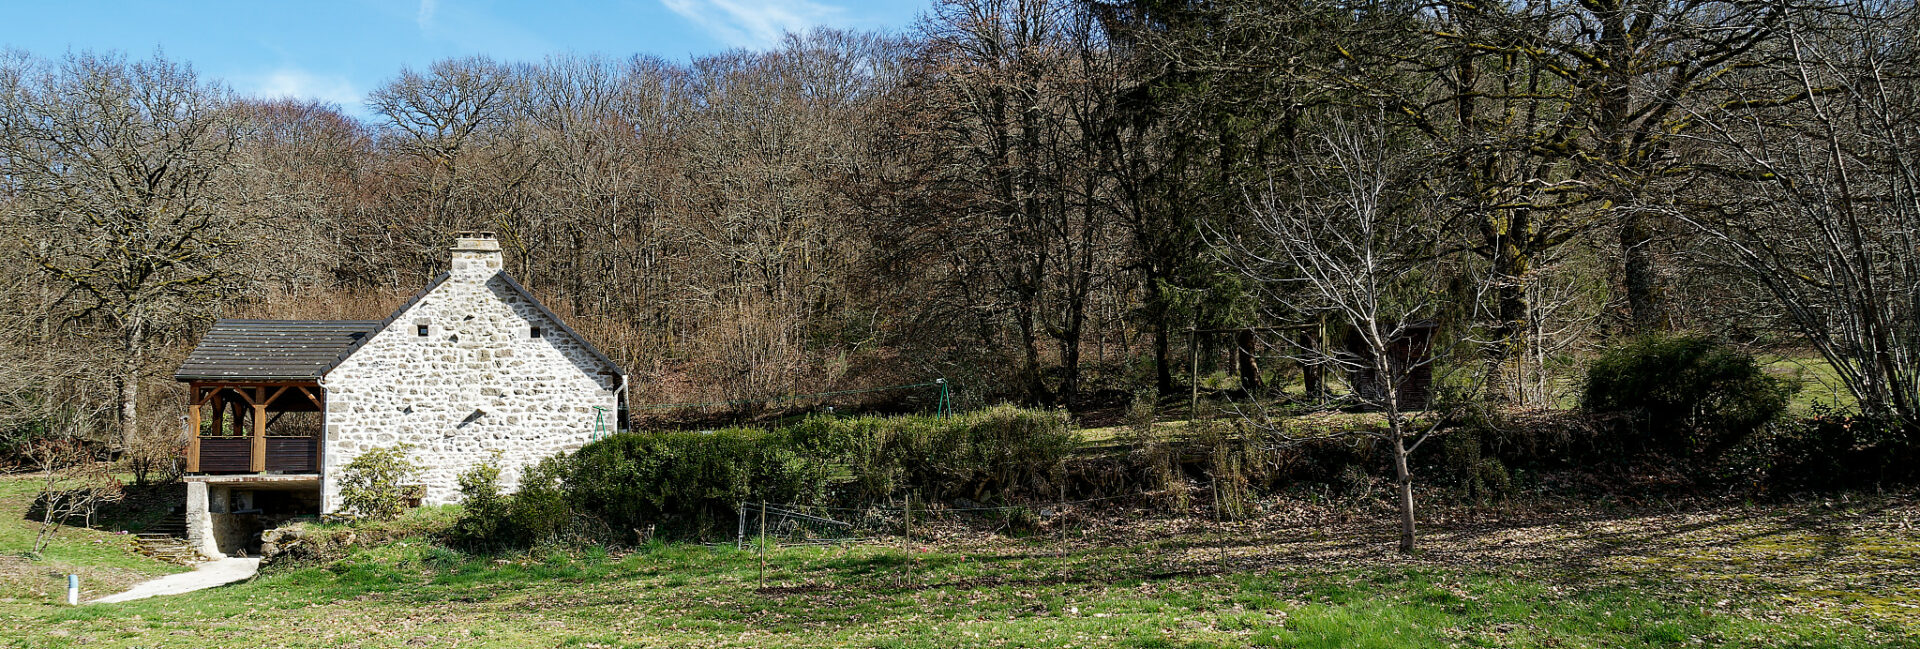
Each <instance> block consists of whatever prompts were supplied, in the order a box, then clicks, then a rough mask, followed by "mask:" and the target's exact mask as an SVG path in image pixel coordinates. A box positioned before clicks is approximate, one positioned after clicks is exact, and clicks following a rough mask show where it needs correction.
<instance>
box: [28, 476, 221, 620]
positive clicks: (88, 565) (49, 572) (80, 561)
mask: <svg viewBox="0 0 1920 649" xmlns="http://www.w3.org/2000/svg"><path fill="white" fill-rule="evenodd" d="M39 489H40V482H39V480H38V476H34V475H26V474H16V475H7V476H0V606H6V605H8V604H10V603H18V602H22V601H26V602H42V601H50V600H52V599H58V598H63V597H65V596H66V594H65V593H66V588H67V583H66V582H67V578H66V575H67V574H68V573H76V574H79V575H80V576H81V579H80V584H81V590H82V593H83V595H84V596H86V597H99V596H102V595H108V594H112V593H116V592H119V591H121V590H124V589H125V588H126V586H127V585H129V584H133V583H137V582H140V581H144V580H147V579H151V578H153V577H155V576H159V575H164V574H168V573H173V572H180V571H182V570H185V568H183V567H180V566H176V565H173V564H169V563H165V562H162V561H157V560H154V559H151V558H148V557H145V556H142V555H140V554H138V553H136V552H134V546H133V536H131V535H127V534H120V533H119V532H120V531H121V530H119V529H92V530H90V529H84V528H80V527H61V528H59V530H58V532H57V533H56V534H55V536H54V537H53V541H52V542H51V543H50V544H49V545H48V546H47V549H46V551H45V552H43V553H42V556H40V557H38V558H35V557H29V556H27V555H28V552H30V551H31V550H32V549H33V539H34V535H35V534H37V533H38V532H39V530H40V524H39V521H37V520H28V518H27V510H28V508H29V507H31V506H32V505H33V501H34V499H35V497H36V496H37V495H38V494H39ZM102 527H105V525H104V524H103V525H102Z"/></svg>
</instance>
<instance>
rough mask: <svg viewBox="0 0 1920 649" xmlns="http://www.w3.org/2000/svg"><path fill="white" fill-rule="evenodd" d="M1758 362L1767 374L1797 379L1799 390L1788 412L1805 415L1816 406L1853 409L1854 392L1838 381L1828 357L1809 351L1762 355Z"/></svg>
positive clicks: (1854, 401) (1855, 401)
mask: <svg viewBox="0 0 1920 649" xmlns="http://www.w3.org/2000/svg"><path fill="white" fill-rule="evenodd" d="M1760 362H1761V363H1763V364H1764V366H1765V367H1766V370H1767V372H1768V373H1769V374H1774V375H1776V376H1791V377H1794V378H1797V379H1799V380H1800V392H1799V393H1797V394H1795V395H1794V397H1793V404H1792V405H1791V406H1790V407H1789V408H1788V412H1789V413H1790V414H1791V415H1798V416H1805V415H1807V414H1809V413H1811V412H1812V410H1813V407H1814V406H1815V405H1820V406H1825V407H1828V408H1841V409H1848V408H1852V407H1853V406H1854V405H1855V404H1856V403H1858V401H1857V400H1856V399H1854V397H1853V393H1851V392H1848V391H1847V387H1846V385H1845V384H1842V383H1841V382H1840V375H1839V373H1837V372H1835V371H1834V369H1833V365H1832V364H1831V363H1828V362H1827V359H1824V358H1821V357H1820V356H1819V355H1818V354H1814V353H1812V352H1798V353H1790V354H1773V355H1762V356H1761V357H1760Z"/></svg>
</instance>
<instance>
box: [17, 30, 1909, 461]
mask: <svg viewBox="0 0 1920 649" xmlns="http://www.w3.org/2000/svg"><path fill="white" fill-rule="evenodd" d="M1916 30H1920V12H1916V10H1915V7H1914V5H1913V3H1909V2H1878V1H1872V0H1851V1H1849V0H1585V1H1582V2H1565V1H1559V0H1528V1H1523V2H1511V3H1498V4H1484V3H1473V2H1453V1H1448V0H1435V1H1430V2H1429V1H1406V2H1402V1H1397V0H1383V1H1369V2H1336V3H1302V2H1287V1H1276V0H1244V1H1207V0H1131V1H1127V0H945V1H943V2H940V3H937V4H936V6H935V7H934V8H933V9H932V10H930V11H929V12H928V13H927V14H926V15H924V17H923V18H922V19H921V20H920V21H919V22H918V23H917V24H916V25H915V26H914V28H912V29H910V30H907V31H906V32H904V33H893V34H887V33H861V32H849V31H834V30H826V29H821V30H815V31H811V32H809V33H804V34H790V35H788V36H787V37H786V39H785V41H784V42H783V43H782V44H781V45H780V46H779V47H776V48H773V49H770V50H766V51H748V50H737V51H732V52H729V53H726V54H722V55H717V56H703V57H699V58H694V59H692V60H688V61H684V62H682V61H673V60H667V59H663V58H659V57H654V56H650V55H631V56H629V55H626V54H622V53H605V54H594V55H588V54H580V55H568V56H555V57H552V58H548V59H545V60H540V61H497V60H492V59H489V58H485V57H473V58H460V59H451V60H443V61H439V62H436V63H434V64H432V65H430V66H428V67H426V68H424V69H401V70H395V71H393V74H392V76H391V78H390V80H389V81H388V82H387V83H386V84H385V85H383V86H381V87H379V88H378V89H376V90H375V91H373V92H372V93H370V95H369V96H368V98H367V102H366V105H365V106H364V107H343V106H337V105H329V104H324V103H313V102H301V101H292V100H270V99H260V98H256V97H250V96H246V95H243V94H240V93H236V92H234V91H232V90H231V89H229V88H228V87H227V86H226V85H225V84H223V82H222V81H221V80H219V79H213V78H207V77H205V76H203V75H201V74H199V73H197V72H196V71H195V70H194V69H193V68H192V67H191V66H189V65H187V64H184V63H182V62H179V61H176V60H170V59H168V58H165V57H164V56H163V55H157V54H156V55H152V56H147V57H140V56H130V55H127V54H123V53H113V52H76V53H70V54H66V55H63V56H45V55H36V54H33V53H26V52H18V51H14V52H7V53H5V54H4V56H0V211H4V218H0V229H4V230H5V232H4V233H0V286H4V290H5V291H6V294H7V296H8V299H6V300H5V301H4V303H3V304H0V431H5V432H4V435H5V440H4V441H5V443H7V444H9V445H12V448H14V449H16V450H17V449H19V448H23V447H21V446H19V445H21V444H25V443H27V442H28V441H30V440H31V439H33V438H35V437H38V436H46V435H52V434H76V433H77V434H84V435H87V436H91V437H92V438H95V439H99V440H102V442H103V444H105V445H107V446H109V447H112V448H115V449H118V450H124V451H126V452H127V453H128V455H129V456H130V457H155V458H157V457H163V456H164V457H172V456H173V455H175V454H177V449H176V448H174V446H173V445H175V444H177V443H178V441H179V438H180V437H181V434H180V431H181V430H182V423H181V421H182V420H181V414H180V406H179V404H180V403H182V401H181V399H182V398H183V396H182V395H183V390H182V388H180V387H179V386H178V385H176V384H174V383H173V382H172V381H171V379H170V373H171V371H172V369H173V368H174V367H175V366H176V365H177V363H178V361H179V359H180V358H182V357H183V356H184V355H185V353H186V352H187V350H189V349H190V348H191V346H192V344H193V343H194V341H195V340H196V337H197V335H198V333H199V332H202V331H204V330H205V329H206V328H207V327H208V326H210V324H211V322H212V321H213V320H214V319H217V318H334V319H380V318H384V317H386V316H387V315H388V313H389V312H390V311H391V310H392V309H393V308H394V307H395V306H396V305H398V304H399V303H401V302H402V301H404V300H405V299H406V296H408V295H410V294H412V293H413V292H414V291H416V290H418V289H419V288H420V287H421V286H423V285H424V284H425V283H426V282H427V281H428V280H429V279H430V278H431V277H433V276H434V275H435V274H436V273H438V272H439V271H440V270H441V268H440V267H439V266H440V265H441V264H442V263H443V259H444V251H445V248H446V246H447V243H448V241H449V238H450V237H451V235H452V233H453V232H455V231H460V230H486V231H492V232H495V233H497V234H498V236H499V237H500V239H501V241H502V242H503V244H504V246H505V248H506V253H507V263H508V271H509V272H510V273H512V274H513V275H514V276H515V277H517V278H519V279H520V280H521V281H522V282H524V283H525V284H526V285H527V286H528V287H529V288H530V289H532V290H533V291H534V292H536V293H537V294H539V295H540V296H541V298H542V299H543V300H544V301H545V302H546V304H547V305H549V306H550V307H552V308H553V309H554V310H555V311H556V312H558V313H559V314H560V315H561V316H562V317H565V318H567V319H568V321H569V322H570V323H572V324H573V326H574V327H575V328H576V329H579V330H580V331H581V332H582V333H583V334H585V335H586V336H587V337H589V338H590V339H592V340H593V341H594V342H595V343H596V344H598V345H599V346H600V347H601V348H603V349H605V350H606V351H607V353H608V354H610V355H611V356H612V357H613V358H614V359H615V360H616V361H617V362H619V363H620V364H621V365H623V366H624V367H625V368H627V370H628V371H629V372H630V373H631V374H632V378H633V386H634V387H633V392H632V394H631V396H630V401H631V403H632V404H633V406H634V407H635V408H636V410H635V413H636V415H638V414H639V413H640V412H641V411H640V410H638V408H640V407H642V406H644V405H647V404H668V403H684V402H713V401H735V402H745V403H746V405H734V406H729V408H733V409H738V410H746V411H754V410H756V409H759V408H761V406H759V405H755V403H754V402H764V401H766V400H768V399H773V398H777V397H780V396H782V395H796V394H808V393H819V392H829V391H846V390H858V389H868V388H877V387H883V386H891V385H900V384H913V383H920V382H924V381H930V380H932V379H933V378H936V377H937V378H944V379H946V380H947V381H950V382H951V384H952V385H953V386H954V392H953V397H954V399H955V400H956V401H957V402H958V403H959V404H960V406H961V407H962V408H963V409H966V408H978V407H981V406H983V405H987V404H992V403H998V402H1002V401H1010V402H1014V403H1018V404H1022V405H1029V406H1045V407H1064V408H1067V409H1070V410H1073V411H1076V412H1080V411H1090V410H1095V409H1099V408H1103V407H1115V406H1124V405H1126V404H1128V403H1131V402H1132V401H1133V400H1134V398H1135V397H1136V396H1138V395H1145V394H1158V395H1162V396H1163V397H1164V398H1166V399H1167V400H1168V402H1170V403H1171V402H1175V401H1178V402H1179V404H1180V405H1184V404H1185V402H1186V400H1185V399H1184V398H1182V399H1176V398H1174V397H1176V396H1182V397H1184V396H1185V395H1188V394H1189V393H1192V394H1194V395H1195V397H1194V400H1195V401H1198V400H1199V397H1198V395H1200V393H1201V392H1202V391H1203V390H1204V391H1205V393H1206V396H1207V397H1208V398H1209V399H1220V400H1226V401H1230V402H1233V403H1244V404H1250V405H1249V406H1248V407H1249V408H1254V409H1258V408H1261V407H1264V406H1262V405H1260V404H1270V403H1275V402H1279V401H1286V400H1288V399H1300V398H1313V397H1314V396H1316V395H1315V394H1314V393H1316V392H1319V391H1321V390H1322V387H1323V386H1326V385H1327V384H1329V383H1333V384H1340V383H1342V380H1343V379H1341V377H1351V376H1356V375H1357V374H1356V372H1360V373H1365V372H1367V371H1376V370H1377V371H1376V372H1375V373H1376V374H1379V375H1383V376H1388V377H1390V378H1389V379H1387V380H1384V383H1383V384H1384V385H1386V386H1389V387H1392V386H1398V385H1402V382H1401V381H1399V380H1398V379H1392V378H1391V377H1394V376H1400V375H1409V376H1410V375H1411V374H1413V373H1416V371H1417V372H1418V373H1420V374H1421V375H1422V376H1423V377H1430V378H1426V379H1423V380H1427V381H1430V382H1431V390H1432V392H1433V393H1434V395H1433V396H1432V397H1431V398H1432V399H1435V400H1445V401H1446V402H1447V403H1473V404H1480V405H1483V406H1485V405H1491V406H1494V407H1498V408H1503V409H1519V410H1529V409H1556V408H1567V407H1569V404H1571V403H1573V402H1574V401H1575V399H1576V397H1577V396H1578V395H1577V394H1576V393H1577V392H1578V391H1579V390H1580V385H1579V382H1580V377H1581V376H1583V375H1584V373H1585V372H1586V369H1587V364H1588V362H1590V361H1591V360H1592V359H1593V358H1595V357H1596V356H1598V355H1600V354H1602V353H1603V352H1604V351H1605V350H1609V349H1613V348H1616V347H1619V346H1621V345H1625V344H1628V343H1629V342H1631V341H1635V340H1644V339H1646V337H1647V336H1659V335H1663V334H1685V335H1688V336H1695V337H1700V338H1704V339H1710V340H1713V341H1717V342H1718V343H1721V344H1726V345H1732V346H1737V347H1739V348H1741V349H1748V350H1770V351H1773V352H1776V353H1780V354H1784V355H1788V356H1792V357H1795V358H1800V359H1804V360H1805V361H1807V362H1808V363H1812V364H1816V365H1819V366H1820V367H1822V368H1825V370H1824V371H1823V372H1822V376H1823V377H1825V379H1826V380H1828V381H1830V382H1831V383H1833V385H1832V386H1831V387H1832V389H1833V390H1834V391H1836V392H1838V393H1841V394H1844V395H1846V397H1847V398H1846V399H1844V400H1843V401H1844V402H1845V403H1844V404H1841V405H1840V406H1837V407H1841V408H1843V409H1849V410H1851V411H1852V412H1854V413H1855V414H1858V415H1860V416H1865V417H1873V418H1875V419H1876V420H1877V421H1883V422H1891V425H1892V427H1893V428H1894V429H1897V430H1900V431H1914V430H1916V429H1920V384H1917V383H1916V381H1917V380H1920V318H1917V317H1916V315H1920V314H1916V313H1915V308H1916V305H1917V304H1920V266H1916V260H1915V253H1916V240H1915V238H1914V237H1915V236H1916V231H1920V61H1916V56H1920V52H1916V50H1915V47H1914V45H1915V35H1916ZM361 109H364V113H362V112H361ZM361 114H364V115H365V117H360V116H357V115H361ZM1416 334H1417V336H1418V338H1419V340H1420V341H1422V342H1421V343H1420V346H1422V347H1423V348H1424V349H1423V351H1422V353H1421V354H1419V355H1418V356H1419V358H1420V359H1422V360H1419V361H1417V362H1415V363H1413V365H1417V366H1418V367H1408V363H1401V362H1395V361H1394V360H1392V359H1400V358H1401V356H1397V355H1396V352H1394V351H1393V350H1394V349H1398V348H1400V347H1404V345H1405V344H1406V342H1405V341H1407V340H1409V338H1408V337H1409V336H1410V335H1416ZM1340 341H1346V342H1344V343H1341V342H1340ZM1355 341H1357V342H1355ZM1356 345H1358V347H1356ZM1354 349H1359V350H1361V351H1360V353H1358V354H1356V353H1353V350H1354ZM1367 350H1373V351H1372V352H1367ZM1330 369H1337V370H1341V371H1333V372H1329V371H1328V370H1330ZM1328 376H1332V377H1334V378H1332V379H1329V378H1327V377H1328ZM1345 383H1347V384H1352V383H1354V382H1353V381H1352V380H1351V379H1346V380H1345ZM1356 385H1357V384H1356ZM1325 389H1326V390H1331V391H1343V390H1344V391H1351V392H1352V393H1354V394H1356V395H1359V396H1358V397H1357V398H1360V399H1362V400H1367V399H1373V400H1376V401H1377V400H1379V397H1385V399H1386V401H1388V402H1391V401H1394V400H1396V399H1399V398H1400V397H1397V396H1395V392H1396V390H1394V389H1387V390H1384V391H1373V390H1368V389H1364V386H1362V387H1361V388H1351V389H1349V388H1339V389H1336V388H1332V387H1327V388H1325ZM1376 392H1378V394H1376ZM875 394H876V395H877V396H875V397H873V399H874V401H872V402H870V403H864V405H866V406H871V407H876V408H878V407H886V406H887V405H888V404H887V400H888V399H894V400H896V401H897V400H898V399H900V398H904V397H898V396H897V395H895V396H889V394H888V393H884V392H882V393H875ZM1401 396H1404V395H1401ZM913 398H919V397H913ZM1422 398H1423V399H1425V398H1426V397H1422ZM894 405H896V406H898V405H899V404H894ZM1374 405H1377V406H1383V407H1386V408H1387V409H1389V410H1391V411H1395V412H1397V411H1398V410H1401V409H1416V408H1414V407H1413V406H1411V405H1408V404H1396V403H1378V404H1374ZM748 414H752V413H751V412H749V413H748ZM1256 415H1257V413H1251V414H1250V415H1249V416H1256ZM1396 421H1397V418H1396ZM1900 435H1901V436H1902V437H1903V438H1904V437H1906V436H1909V435H1910V432H1902V433H1900Z"/></svg>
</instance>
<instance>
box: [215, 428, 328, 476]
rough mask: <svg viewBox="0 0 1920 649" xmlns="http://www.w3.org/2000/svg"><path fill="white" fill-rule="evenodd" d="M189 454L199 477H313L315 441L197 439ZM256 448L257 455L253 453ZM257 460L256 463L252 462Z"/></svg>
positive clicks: (316, 458)
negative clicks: (276, 474)
mask: <svg viewBox="0 0 1920 649" xmlns="http://www.w3.org/2000/svg"><path fill="white" fill-rule="evenodd" d="M194 442H196V443H195V444H194V445H193V446H194V449H191V450H190V451H189V452H191V453H194V455H193V456H192V459H194V460H197V461H195V462H192V463H191V464H192V465H193V466H194V468H196V469H198V472H199V473H260V472H263V471H277V472H281V473H317V472H319V470H320V440H319V438H317V437H306V436H302V437H199V438H196V439H195V440H194ZM256 448H257V450H258V452H256ZM255 458H258V460H259V461H258V462H256V461H255Z"/></svg>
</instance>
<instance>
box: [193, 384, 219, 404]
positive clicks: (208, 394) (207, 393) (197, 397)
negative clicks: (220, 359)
mask: <svg viewBox="0 0 1920 649" xmlns="http://www.w3.org/2000/svg"><path fill="white" fill-rule="evenodd" d="M189 385H192V386H193V387H192V388H190V389H191V390H192V392H191V394H192V395H193V398H192V399H189V400H188V401H187V405H192V406H197V405H201V404H204V403H206V402H207V400H208V399H212V398H213V395H215V394H218V393H219V392H220V388H211V389H209V388H208V387H207V386H206V385H205V384H203V383H198V382H195V383H191V384H189ZM203 391H204V392H203Z"/></svg>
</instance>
